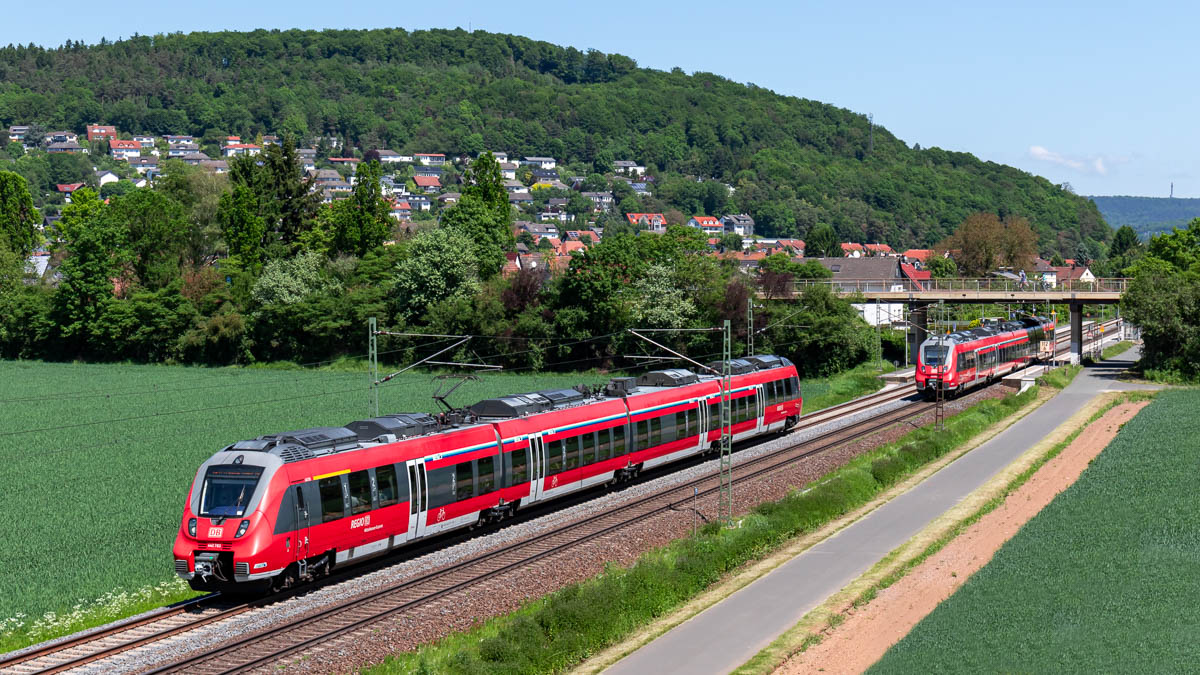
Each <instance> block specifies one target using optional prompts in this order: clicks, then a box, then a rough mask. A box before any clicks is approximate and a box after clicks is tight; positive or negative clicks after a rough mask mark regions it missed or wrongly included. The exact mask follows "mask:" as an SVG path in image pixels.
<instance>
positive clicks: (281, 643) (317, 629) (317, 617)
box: [0, 321, 1116, 675]
mask: <svg viewBox="0 0 1200 675" xmlns="http://www.w3.org/2000/svg"><path fill="white" fill-rule="evenodd" d="M1115 323H1116V321H1110V322H1106V323H1104V324H1101V334H1102V335H1103V334H1104V333H1106V332H1107V331H1108V329H1109V328H1110V327H1111V326H1112V325H1113V324H1115ZM1069 339H1070V338H1069V331H1068V332H1067V334H1066V335H1061V336H1056V342H1057V344H1059V345H1062V344H1064V343H1067V342H1069ZM1065 351H1066V348H1060V349H1058V350H1057V353H1059V354H1061V353H1063V352H1065ZM915 393H916V387H915V384H911V383H910V384H905V385H900V386H893V387H888V388H885V389H883V390H880V391H878V392H875V393H873V394H869V395H867V396H863V397H860V398H857V399H854V400H851V401H847V402H845V403H842V404H839V405H836V406H831V407H829V408H826V409H824V410H820V411H818V412H816V413H813V414H812V415H808V416H805V417H804V418H803V419H802V420H801V422H800V424H799V425H798V426H797V427H796V430H799V429H805V428H810V427H813V426H816V425H819V424H824V423H826V422H829V421H832V420H835V419H839V418H842V417H846V416H849V415H853V414H856V413H858V412H861V411H863V410H867V409H869V408H872V407H875V406H879V405H882V404H885V403H889V402H892V401H897V400H901V399H903V398H907V397H908V396H912V395H913V394H915ZM932 405H933V404H929V403H913V404H911V405H909V406H905V407H903V408H899V409H897V410H895V411H892V412H889V413H886V414H884V415H882V416H880V417H879V418H877V419H875V420H871V421H870V422H869V423H868V425H866V426H862V425H858V426H854V427H848V428H843V429H839V430H834V431H830V432H828V433H826V434H822V435H820V436H818V437H816V438H814V439H810V440H809V441H806V442H805V443H803V444H798V445H795V446H791V447H789V448H785V449H782V450H780V451H777V452H774V453H770V454H767V455H762V456H760V457H756V458H753V459H750V460H746V461H744V462H742V463H739V464H738V465H737V466H736V467H734V471H735V480H746V479H749V478H754V477H756V476H761V475H764V474H768V473H771V472H773V471H776V470H778V469H780V468H782V467H784V466H786V465H788V464H790V463H792V462H794V461H796V460H798V459H802V458H803V457H806V456H810V455H813V454H817V453H820V452H823V451H825V450H828V449H831V448H833V447H837V446H839V445H841V444H843V443H846V442H848V441H850V440H854V439H856V438H861V437H863V436H866V435H869V434H871V433H874V432H876V431H878V430H880V429H883V428H886V427H888V426H891V425H892V424H896V423H897V422H900V421H903V420H904V419H908V418H911V417H914V416H917V415H920V414H921V413H923V412H925V411H926V410H928V409H930V408H931V407H932ZM715 480H716V479H715V474H709V475H706V476H702V477H700V478H697V479H694V480H692V481H688V482H686V483H684V484H681V485H678V486H675V487H673V488H671V489H670V490H668V491H667V492H664V493H658V494H656V495H649V496H646V497H643V498H640V499H637V500H634V501H632V502H628V503H626V504H624V505H622V506H620V507H617V508H616V509H615V510H612V511H608V512H606V513H604V514H598V515H597V516H593V517H591V518H587V519H584V520H581V521H577V522H576V523H572V524H570V525H568V526H566V527H565V528H563V529H560V530H556V531H554V532H549V533H546V534H545V535H544V536H543V537H537V538H534V539H528V540H524V541H522V542H516V543H514V544H511V545H509V546H506V547H502V548H500V549H497V550H494V551H492V552H489V553H485V554H483V555H481V556H477V557H475V558H471V559H468V560H465V561H462V562H460V563H457V564H455V565H454V566H451V567H449V568H446V569H444V570H440V571H436V572H432V573H429V574H427V575H424V576H422V577H418V578H416V579H411V580H409V581H406V582H404V583H402V584H399V585H396V586H391V587H388V588H385V589H381V590H380V591H378V592H376V593H374V594H371V595H368V596H364V597H362V598H358V599H355V600H352V601H349V602H346V603H342V604H340V605H335V606H333V607H330V608H327V609H326V610H323V611H322V612H320V613H318V614H314V615H311V616H308V617H305V618H303V619H301V620H299V621H297V622H293V623H289V624H285V625H282V626H279V627H277V628H274V629H271V630H269V631H267V632H264V633H261V634H258V635H254V636H251V637H248V638H244V639H243V640H240V641H237V642H234V643H231V644H227V645H224V646H222V647H220V648H217V649H214V650H210V651H207V652H203V653H201V654H197V655H195V656H193V657H189V658H188V659H186V660H181V661H178V662H176V663H172V664H168V665H167V666H164V667H163V668H160V669H159V670H157V671H154V672H182V671H186V672H227V671H229V670H231V669H232V670H237V671H240V670H246V669H252V668H255V667H259V666H261V665H263V664H265V663H269V662H271V661H274V660H278V659H279V658H283V657H285V656H287V655H288V654H292V653H295V652H297V651H301V650H303V649H306V648H308V647H311V646H313V645H315V644H318V643H320V642H325V641H328V640H331V639H334V638H336V637H338V636H339V635H343V634H345V633H349V632H353V631H354V630H356V629H358V628H361V627H362V626H365V625H367V624H370V623H374V622H376V621H378V620H380V619H383V618H386V617H388V616H392V615H395V614H399V613H402V612H405V611H408V610H412V609H415V608H417V607H419V606H422V605H426V604H429V603H431V602H435V601H437V600H438V599H440V598H442V597H444V596H446V595H449V594H451V593H454V592H456V591H458V590H462V589H464V588H467V587H469V586H472V585H475V584H478V583H481V582H483V581H486V580H487V579H490V578H492V577H495V576H498V575H500V574H503V573H505V572H507V571H511V570H512V569H515V568H516V567H521V566H526V565H530V564H534V563H536V562H538V561H539V560H541V559H543V558H546V557H549V556H552V555H555V554H558V553H561V552H563V551H565V550H567V549H569V548H571V547H574V546H578V545H580V544H583V543H585V542H587V541H591V540H592V539H595V538H597V537H601V536H604V535H605V534H608V533H611V532H613V531H616V530H619V529H621V528H623V527H627V526H629V525H630V524H631V523H633V522H638V521H641V520H643V519H645V518H646V517H648V516H651V515H654V514H656V513H659V512H662V511H665V510H671V509H675V508H677V507H678V505H680V504H686V503H688V502H690V501H691V499H692V498H693V492H692V490H693V489H695V490H699V495H700V496H705V495H710V494H712V493H714V492H715V491H716V490H717V488H716V487H715V486H711V485H709V486H707V487H704V489H703V490H700V487H701V486H702V485H704V484H705V483H713V482H715ZM414 553H416V551H414ZM339 576H340V575H339ZM309 590H311V589H309ZM283 597H286V596H283ZM283 597H281V596H275V597H273V598H271V600H272V601H278V600H280V599H283ZM254 606H255V605H254V604H253V603H250V604H247V603H240V604H232V605H227V604H226V603H222V602H220V601H219V598H218V597H217V596H216V595H212V596H205V597H202V598H197V599H195V600H193V601H189V602H186V603H182V604H180V605H176V606H173V607H169V608H163V609H162V610H160V611H156V612H152V613H150V614H147V615H145V616H142V617H139V618H137V619H135V620H130V621H126V622H121V623H118V624H114V625H113V626H110V627H107V628H105V629H103V630H100V631H96V632H92V633H88V634H85V635H81V636H78V637H73V638H69V639H66V640H62V641H59V642H56V643H52V644H49V645H46V646H43V647H40V648H38V649H34V650H30V651H27V652H24V653H21V654H18V655H16V656H9V657H7V658H0V672H2V673H15V674H20V675H25V674H29V673H58V672H63V671H66V670H70V669H73V668H77V667H79V666H84V665H87V664H90V663H95V662H97V661H100V660H102V659H106V658H110V657H112V656H116V655H118V654H120V653H122V652H125V651H129V650H131V649H135V648H137V647H140V646H143V645H147V644H150V643H152V642H156V641H159V640H162V639H165V638H169V637H171V636H174V635H179V634H182V633H185V632H188V631H191V630H194V629H196V628H199V627H201V626H204V625H208V624H211V623H214V622H216V621H220V620H223V619H227V618H231V617H233V616H236V615H237V614H241V613H243V612H245V611H248V610H249V609H252V608H253V607H254ZM289 634H294V635H292V636H291V637H287V636H289ZM236 654H242V656H241V657H239V658H238V659H232V660H230V659H231V657H233V656H234V655H236Z"/></svg>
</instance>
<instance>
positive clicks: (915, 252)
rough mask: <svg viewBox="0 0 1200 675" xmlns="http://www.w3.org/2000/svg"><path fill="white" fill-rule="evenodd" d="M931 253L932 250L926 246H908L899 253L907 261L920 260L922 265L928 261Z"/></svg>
mask: <svg viewBox="0 0 1200 675" xmlns="http://www.w3.org/2000/svg"><path fill="white" fill-rule="evenodd" d="M932 255H933V250H932V249H928V248H910V249H908V250H907V251H905V252H904V253H902V254H901V257H903V258H904V259H905V260H906V261H908V262H910V263H911V262H920V263H921V264H922V265H924V264H927V263H928V262H929V257H930V256H932Z"/></svg>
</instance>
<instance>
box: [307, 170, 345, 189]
mask: <svg viewBox="0 0 1200 675" xmlns="http://www.w3.org/2000/svg"><path fill="white" fill-rule="evenodd" d="M309 176H310V177H311V178H312V179H313V182H315V183H316V184H317V185H318V186H319V185H321V184H322V183H333V182H336V181H340V180H341V179H342V174H340V173H338V172H337V171H334V170H333V169H318V170H316V171H310V172H309Z"/></svg>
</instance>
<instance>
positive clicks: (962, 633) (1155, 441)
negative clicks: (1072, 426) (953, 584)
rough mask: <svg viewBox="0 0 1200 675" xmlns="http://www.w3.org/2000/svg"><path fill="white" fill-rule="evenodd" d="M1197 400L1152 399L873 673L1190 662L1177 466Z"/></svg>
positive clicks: (1189, 575) (1191, 617)
mask: <svg viewBox="0 0 1200 675" xmlns="http://www.w3.org/2000/svg"><path fill="white" fill-rule="evenodd" d="M1197 405H1200V391H1195V390H1190V391H1166V392H1162V393H1160V394H1158V395H1157V396H1156V397H1155V400H1154V402H1153V403H1152V404H1151V405H1150V406H1149V407H1147V408H1146V409H1145V410H1143V411H1142V412H1141V413H1140V414H1139V415H1138V416H1137V417H1135V418H1134V419H1133V420H1131V421H1130V422H1128V423H1126V424H1125V425H1124V426H1123V427H1122V429H1121V431H1120V432H1119V433H1118V435H1117V437H1116V439H1114V441H1113V442H1112V443H1111V444H1109V446H1108V447H1107V448H1105V450H1104V452H1102V453H1101V454H1100V455H1099V456H1098V457H1097V458H1096V459H1095V460H1093V461H1092V463H1091V465H1090V466H1089V467H1088V469H1087V470H1086V471H1085V472H1084V473H1083V475H1082V476H1080V479H1079V480H1078V481H1077V482H1076V483H1075V484H1074V485H1072V486H1071V487H1070V488H1068V489H1067V490H1066V491H1064V492H1063V493H1062V494H1060V495H1059V496H1058V497H1057V498H1055V500H1054V501H1053V502H1052V503H1051V504H1050V505H1049V506H1047V507H1046V508H1045V509H1043V510H1042V512H1041V513H1039V514H1038V515H1037V516H1035V517H1034V518H1033V519H1032V520H1030V521H1029V522H1028V523H1027V524H1026V525H1025V526H1024V527H1023V528H1022V529H1021V531H1020V532H1018V533H1017V535H1016V536H1015V537H1013V538H1012V539H1011V540H1009V541H1008V542H1007V543H1006V544H1005V545H1004V547H1002V548H1001V549H1000V551H998V552H997V554H996V556H995V557H994V558H993V559H992V561H991V562H990V563H989V564H988V565H987V566H985V567H984V568H983V569H982V570H980V571H979V572H978V573H977V574H975V575H974V576H973V577H972V578H971V579H970V580H968V581H967V583H966V584H964V585H963V587H962V588H960V589H959V590H958V592H957V593H955V594H954V595H953V596H951V597H950V598H949V599H948V600H946V601H945V602H943V603H942V604H941V605H939V606H938V608H937V609H936V610H934V612H933V613H932V614H930V615H929V616H927V617H926V618H925V619H924V620H923V621H922V622H921V623H919V624H918V625H917V626H916V628H914V629H913V631H912V632H911V633H910V634H909V635H908V636H907V637H906V638H905V639H903V640H901V641H900V642H899V643H897V644H896V645H894V646H893V647H892V649H890V650H888V652H887V653H886V654H885V655H884V657H883V659H882V660H881V661H880V662H879V663H878V664H876V665H875V667H874V668H873V669H872V672H908V671H910V670H913V669H914V668H919V669H920V670H922V671H923V672H940V671H951V670H952V671H955V672H961V671H978V670H988V671H1005V672H1017V671H1020V672H1030V671H1035V672H1036V671H1044V670H1057V669H1061V668H1063V664H1070V666H1069V668H1070V669H1071V670H1074V671H1078V672H1097V671H1103V672H1170V671H1177V670H1179V669H1180V664H1186V663H1196V662H1197V661H1198V660H1200V646H1198V645H1197V643H1196V641H1195V640H1193V639H1191V637H1190V636H1193V635H1194V634H1195V632H1196V630H1197V629H1200V606H1198V605H1197V604H1196V603H1195V602H1193V601H1192V598H1191V597H1190V596H1189V593H1188V592H1187V589H1190V588H1195V586H1196V585H1197V584H1198V583H1200V568H1197V567H1196V565H1194V564H1192V562H1193V561H1194V558H1195V552H1196V546H1195V542H1196V541H1198V540H1200V503H1197V502H1196V500H1194V499H1189V498H1186V497H1185V496H1184V495H1188V494H1191V493H1192V492H1193V485H1192V483H1193V477H1192V472H1190V471H1187V470H1180V469H1181V467H1187V466H1190V465H1192V464H1194V462H1195V456H1196V452H1197V450H1198V449H1200V446H1198V444H1197V442H1196V441H1195V440H1194V439H1196V438H1197V437H1198V436H1200V421H1197V419H1196V417H1195V415H1193V414H1191V412H1192V411H1194V410H1195V409H1196V406H1197ZM1030 635H1037V636H1038V637H1037V639H1036V640H1030V639H1029V636H1030ZM1100 645H1103V648H1099V649H1097V647H1098V646H1100ZM1184 669H1185V670H1186V669H1187V668H1186V667H1185V668H1184Z"/></svg>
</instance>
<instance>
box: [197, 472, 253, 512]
mask: <svg viewBox="0 0 1200 675" xmlns="http://www.w3.org/2000/svg"><path fill="white" fill-rule="evenodd" d="M262 472H263V468H262V467H261V466H252V465H249V464H215V465H213V466H210V467H208V470H207V471H206V472H205V473H204V485H203V486H202V487H201V488H200V515H201V516H207V517H210V518H226V517H234V518H237V517H239V516H241V515H242V514H244V513H245V512H246V509H247V508H248V507H249V506H250V500H251V498H253V497H254V489H255V488H256V487H257V486H258V479H259V477H261V476H262Z"/></svg>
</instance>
